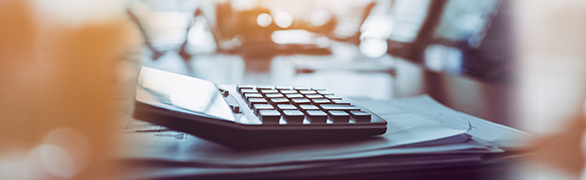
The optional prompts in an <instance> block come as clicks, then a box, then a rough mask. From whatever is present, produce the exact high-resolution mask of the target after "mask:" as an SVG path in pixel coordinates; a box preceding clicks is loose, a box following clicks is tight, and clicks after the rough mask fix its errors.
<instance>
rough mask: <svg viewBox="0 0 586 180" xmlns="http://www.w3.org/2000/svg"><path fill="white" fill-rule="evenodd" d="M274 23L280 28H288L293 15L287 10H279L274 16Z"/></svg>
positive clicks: (291, 22)
mask: <svg viewBox="0 0 586 180" xmlns="http://www.w3.org/2000/svg"><path fill="white" fill-rule="evenodd" d="M275 23H276V24H277V26H279V27H281V28H288V27H289V26H291V24H293V16H291V14H289V13H287V12H280V13H278V14H277V15H276V16H275Z"/></svg>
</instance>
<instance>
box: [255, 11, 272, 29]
mask: <svg viewBox="0 0 586 180" xmlns="http://www.w3.org/2000/svg"><path fill="white" fill-rule="evenodd" d="M272 22H273V18H272V17H271V15H269V14H267V13H262V14H259V15H258V17H256V23H257V24H258V25H259V26H261V27H268V26H269V25H271V23H272Z"/></svg>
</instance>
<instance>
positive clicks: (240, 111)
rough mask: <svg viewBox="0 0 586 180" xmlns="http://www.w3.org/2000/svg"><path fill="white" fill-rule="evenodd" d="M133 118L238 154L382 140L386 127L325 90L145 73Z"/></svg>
mask: <svg viewBox="0 0 586 180" xmlns="http://www.w3.org/2000/svg"><path fill="white" fill-rule="evenodd" d="M133 117H134V118H136V119H138V120H142V121H147V122H150V123H153V124H156V125H161V126H164V127H167V128H169V129H172V130H177V131H182V132H185V133H189V134H192V135H194V136H197V137H200V138H203V139H206V140H209V141H211V142H215V143H218V144H221V145H224V146H228V147H231V148H234V149H251V148H262V147H274V146H284V145H294V144H307V143H325V142H333V141H346V140H356V139H362V138H367V137H371V136H376V135H380V134H384V133H385V132H386V130H387V122H386V121H385V120H383V119H382V118H380V117H379V116H377V115H376V114H374V113H373V112H371V111H370V110H368V109H366V108H365V107H362V106H360V105H359V104H358V103H356V102H354V101H352V100H350V99H348V98H345V97H341V96H338V95H337V94H335V93H333V92H331V91H328V90H326V89H322V88H311V87H296V86H272V85H216V84H214V83H212V82H210V81H206V80H202V79H198V78H194V77H189V76H185V75H180V74H175V73H171V72H166V71H162V70H157V69H153V68H148V67H142V69H141V71H140V74H139V76H138V80H137V83H136V89H135V108H134V112H133Z"/></svg>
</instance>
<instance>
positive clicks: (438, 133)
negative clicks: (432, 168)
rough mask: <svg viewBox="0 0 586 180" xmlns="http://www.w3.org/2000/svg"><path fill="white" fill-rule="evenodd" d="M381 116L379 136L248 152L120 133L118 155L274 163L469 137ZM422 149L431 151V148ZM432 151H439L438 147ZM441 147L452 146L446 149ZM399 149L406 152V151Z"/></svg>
mask: <svg viewBox="0 0 586 180" xmlns="http://www.w3.org/2000/svg"><path fill="white" fill-rule="evenodd" d="M383 118H385V120H387V122H388V130H387V133H385V134H384V135H382V136H380V137H373V138H369V139H364V140H357V141H349V142H337V143H323V144H311V145H300V146H287V147H279V148H270V149H262V150H249V151H234V150H232V149H229V148H226V147H223V146H219V145H216V144H214V143H210V142H207V141H205V140H202V139H199V138H196V137H193V136H189V135H183V134H182V133H175V134H173V133H174V132H163V133H154V134H152V135H146V136H144V135H142V134H141V133H126V134H125V135H124V137H125V139H123V140H126V141H125V142H123V145H124V146H126V147H125V148H123V149H121V153H122V154H121V155H120V157H122V158H125V159H169V160H174V161H187V162H193V161H197V162H213V163H218V164H246V165H254V164H278V163H283V162H289V161H313V160H316V159H319V158H325V157H327V156H326V155H336V154H350V155H352V154H353V153H354V152H361V151H372V150H377V149H384V148H392V147H397V146H403V145H409V144H417V143H422V142H432V141H436V140H440V141H441V143H440V144H456V143H463V142H466V141H467V140H468V139H469V136H465V135H464V133H465V132H466V131H467V130H468V128H464V129H451V128H447V127H445V126H443V125H441V124H439V123H437V122H433V121H430V120H427V119H425V118H422V117H419V116H416V115H412V114H395V115H388V116H385V117H383ZM169 137H170V138H169ZM133 138H134V139H133ZM129 146H132V147H129ZM454 147H455V146H454ZM459 148H463V147H459ZM465 148H469V147H465ZM475 148H484V149H488V148H487V147H486V146H485V145H479V144H475ZM424 149H429V150H432V149H433V148H424ZM433 150H435V151H441V149H433ZM445 150H456V149H450V148H448V149H445ZM402 152H403V153H407V152H409V150H406V151H402ZM427 152H432V151H427ZM356 157H362V156H356Z"/></svg>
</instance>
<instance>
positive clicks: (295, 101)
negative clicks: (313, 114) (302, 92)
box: [291, 98, 311, 104]
mask: <svg viewBox="0 0 586 180" xmlns="http://www.w3.org/2000/svg"><path fill="white" fill-rule="evenodd" d="M291 102H292V103H293V104H310V103H311V101H309V99H306V98H295V99H291Z"/></svg>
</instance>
